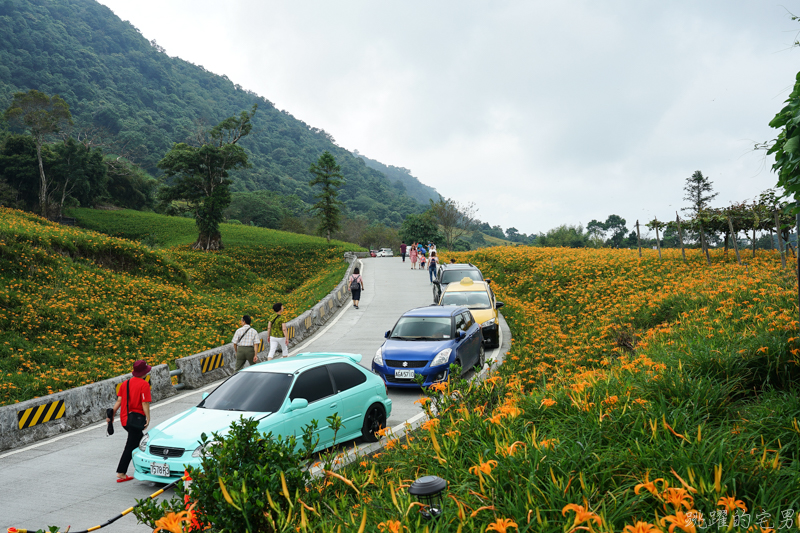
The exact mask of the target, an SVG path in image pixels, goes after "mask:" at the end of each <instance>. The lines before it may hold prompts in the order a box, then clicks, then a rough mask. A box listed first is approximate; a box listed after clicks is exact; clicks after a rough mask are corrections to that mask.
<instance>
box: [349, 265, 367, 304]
mask: <svg viewBox="0 0 800 533" xmlns="http://www.w3.org/2000/svg"><path fill="white" fill-rule="evenodd" d="M349 282H350V284H349V285H348V287H347V288H348V289H349V290H350V293H351V294H352V295H353V307H355V308H356V309H358V302H359V301H361V291H363V290H364V278H362V277H361V273H360V271H359V270H358V268H354V269H353V273H352V274H350V279H349Z"/></svg>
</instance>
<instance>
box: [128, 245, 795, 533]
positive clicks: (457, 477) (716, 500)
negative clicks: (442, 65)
mask: <svg viewBox="0 0 800 533" xmlns="http://www.w3.org/2000/svg"><path fill="white" fill-rule="evenodd" d="M688 255H689V257H688V261H687V262H685V263H684V261H683V259H682V258H681V255H680V252H679V251H678V252H675V251H672V250H667V251H665V253H664V258H663V259H662V260H659V259H658V256H657V254H656V252H653V251H649V250H648V251H646V252H645V255H644V258H641V259H640V258H639V257H638V253H637V252H636V251H635V250H609V249H577V250H573V249H546V248H531V247H515V248H510V247H503V248H491V249H483V250H479V251H475V252H467V253H460V254H447V257H448V258H449V257H450V256H455V257H456V258H457V259H458V260H459V261H470V262H472V263H474V264H476V265H478V266H479V267H480V268H481V269H482V271H483V273H484V275H485V276H486V277H488V278H491V279H492V286H493V287H494V290H495V291H496V293H497V296H498V300H500V301H503V302H504V303H505V307H503V309H502V312H503V314H504V316H505V318H506V320H507V321H508V324H509V326H510V327H511V330H512V333H513V340H512V343H511V349H510V351H509V352H508V353H507V354H506V359H505V362H504V364H502V365H501V366H499V367H498V368H496V370H495V372H494V373H493V374H492V375H491V376H489V377H488V378H487V379H485V380H483V381H482V382H468V381H464V380H451V381H450V382H448V383H446V384H444V385H442V386H437V387H435V388H434V387H432V388H431V389H429V390H427V391H426V394H427V396H426V397H425V398H423V399H421V400H420V401H419V403H420V404H421V405H422V406H423V408H424V409H425V411H426V412H427V413H428V416H429V420H428V421H427V422H425V423H424V424H423V425H422V426H421V427H420V428H419V429H418V430H416V431H414V432H412V433H410V434H409V435H407V436H402V437H401V436H394V435H392V432H391V430H385V431H383V432H382V433H383V434H385V435H386V437H387V441H386V442H387V443H388V444H387V445H386V446H385V447H384V449H383V450H381V452H380V453H376V454H373V455H371V456H369V457H364V458H362V459H360V460H359V461H357V462H355V463H353V464H351V465H348V466H347V467H345V468H343V469H342V470H340V471H339V472H338V474H336V475H335V476H334V475H326V476H325V477H323V478H320V479H317V480H314V481H311V487H310V488H307V489H306V492H305V494H303V493H302V492H296V493H294V496H293V495H292V493H291V491H287V490H285V488H284V490H283V491H282V493H281V492H280V491H276V492H275V494H277V496H275V495H273V496H272V498H273V499H270V507H271V510H268V511H267V513H266V514H264V515H263V516H265V517H267V520H268V523H269V524H271V527H273V529H274V530H275V531H287V532H288V531H297V530H304V531H320V532H334V531H359V532H364V531H376V530H378V531H430V532H433V531H441V532H444V531H452V532H457V533H458V532H462V531H464V532H466V531H480V532H486V531H514V532H534V531H535V532H553V533H564V532H570V533H572V532H576V531H590V532H608V533H611V532H620V531H622V532H624V533H639V532H641V533H644V532H669V533H676V532H686V533H696V532H702V531H726V532H727V531H737V532H744V531H748V532H751V531H752V532H766V531H775V530H781V529H785V530H787V531H788V530H792V531H796V530H797V529H798V527H800V519H799V517H800V483H798V481H800V451H799V450H798V446H799V445H800V423H798V416H800V395H798V391H797V382H798V378H799V377H800V372H799V371H798V354H800V343H798V336H800V335H798V326H797V313H798V306H797V292H796V291H797V284H796V281H795V279H796V278H795V272H794V271H793V270H792V269H789V270H787V271H784V270H782V269H781V266H780V264H781V263H780V257H779V256H778V255H777V254H776V253H775V252H758V253H757V255H756V256H755V257H745V258H744V262H745V263H746V264H743V265H741V266H740V265H737V264H736V263H735V259H734V258H733V257H726V256H725V254H724V253H723V252H722V251H713V252H712V255H711V262H712V264H711V265H710V266H708V265H707V264H706V262H705V259H704V258H702V257H701V256H700V255H699V253H698V252H697V250H689V251H688ZM731 255H732V254H731ZM335 454H336V451H332V452H330V453H329V454H326V455H324V456H323V457H322V458H320V461H321V462H323V463H325V470H330V468H331V466H332V465H333V464H336V463H337V462H338V460H339V457H337V456H336V455H335ZM214 475H219V476H221V477H220V478H219V482H220V483H222V482H223V478H224V479H225V482H226V483H229V484H232V485H235V486H237V487H239V486H241V487H242V489H241V491H240V493H237V494H239V496H234V500H235V499H236V497H240V498H241V495H242V494H244V493H245V489H246V487H247V486H248V483H254V482H256V480H255V479H251V481H250V482H248V481H247V479H246V478H245V477H242V476H241V475H240V476H239V477H236V478H235V479H234V478H233V477H231V476H228V475H226V474H223V473H215V474H214ZM426 475H435V476H439V477H441V478H443V479H445V480H447V482H448V487H447V489H446V491H445V492H444V493H443V494H442V495H441V496H442V499H443V500H442V502H443V505H442V507H441V516H440V517H439V519H438V520H437V521H435V522H433V521H431V520H430V519H428V518H426V514H430V513H429V511H430V509H429V508H427V507H426V506H425V505H424V504H423V503H421V502H419V501H418V500H417V499H416V498H415V497H414V496H412V495H411V494H409V491H408V489H409V487H410V486H411V484H412V483H413V482H414V480H415V479H418V478H420V477H422V476H426ZM214 482H216V477H215V478H213V479H211V480H210V483H212V484H213V483H214ZM268 498H270V496H269V495H268ZM273 500H274V501H273ZM193 503H194V504H196V505H197V506H198V509H200V510H201V511H202V510H204V509H205V510H208V509H212V508H214V506H215V505H216V504H215V503H214V502H206V501H204V500H202V499H200V500H197V501H195V502H193ZM183 504H184V503H183V501H182V500H181V501H177V503H176V506H175V508H176V509H178V508H180V506H182V505H183ZM273 504H274V505H273ZM207 505H209V506H211V507H206V506H207ZM298 509H299V516H298V512H297V510H298ZM152 512H154V513H155V514H158V512H159V511H158V510H155V509H153V510H152ZM214 512H215V513H216V511H214ZM258 512H259V513H261V510H258ZM217 515H218V514H217ZM139 516H141V517H143V518H147V517H146V516H145V514H142V513H139ZM229 516H231V517H234V518H231V520H234V521H232V522H231V523H230V524H228V523H226V524H224V527H229V528H231V529H237V528H238V529H241V530H251V529H250V528H249V526H248V525H247V522H246V520H247V518H246V516H245V513H244V511H242V513H241V516H243V517H244V518H242V519H241V520H242V521H241V522H236V520H240V519H239V518H235V517H237V516H239V515H236V514H230V515H229ZM258 516H259V517H261V518H263V517H262V516H261V514H259V515H258ZM256 518H257V517H256V516H255V515H254V516H253V519H254V520H255V519H256ZM215 525H216V526H220V524H215Z"/></svg>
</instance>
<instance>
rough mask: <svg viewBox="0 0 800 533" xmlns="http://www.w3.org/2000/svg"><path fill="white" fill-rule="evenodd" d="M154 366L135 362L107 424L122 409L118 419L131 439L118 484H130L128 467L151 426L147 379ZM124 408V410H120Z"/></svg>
mask: <svg viewBox="0 0 800 533" xmlns="http://www.w3.org/2000/svg"><path fill="white" fill-rule="evenodd" d="M151 368H152V367H151V366H150V365H148V364H147V363H145V362H144V361H143V360H142V359H140V360H138V361H136V362H135V363H133V377H132V378H131V379H129V380H128V381H124V382H122V383H121V384H120V386H119V388H118V389H117V402H116V403H115V404H114V408H113V409H112V411H111V417H110V418H106V422H111V421H112V420H113V418H114V415H116V414H117V410H118V409H119V410H120V413H119V419H120V422H121V423H122V427H123V428H124V429H125V431H127V432H128V440H127V442H125V449H124V450H123V451H122V457H121V458H120V460H119V465H118V466H117V483H123V482H125V481H130V480H132V479H133V477H131V476H129V475H128V466H130V464H131V455H132V453H133V450H135V449H136V447H137V446H139V443H140V442H141V440H142V437H143V436H144V429H145V428H146V427H147V426H149V425H150V402H151V401H152V399H151V397H150V383H148V382H147V381H145V380H144V377H145V376H146V375H147V374H148V372H150V369H151ZM120 408H121V409H120Z"/></svg>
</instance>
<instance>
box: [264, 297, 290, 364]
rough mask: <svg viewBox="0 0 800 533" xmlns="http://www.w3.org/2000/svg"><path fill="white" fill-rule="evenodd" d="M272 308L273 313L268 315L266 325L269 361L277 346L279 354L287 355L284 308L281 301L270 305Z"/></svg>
mask: <svg viewBox="0 0 800 533" xmlns="http://www.w3.org/2000/svg"><path fill="white" fill-rule="evenodd" d="M272 310H273V311H274V313H272V315H271V316H270V318H269V325H268V326H267V331H269V354H268V355H267V361H271V360H272V358H273V357H275V353H276V352H277V351H278V347H280V349H281V355H283V356H284V357H289V342H288V339H289V334H288V331H287V327H286V316H285V315H284V314H283V312H284V311H285V308H284V307H283V304H282V303H280V302H278V303H276V304H275V305H273V306H272Z"/></svg>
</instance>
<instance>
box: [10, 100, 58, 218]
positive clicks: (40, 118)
mask: <svg viewBox="0 0 800 533" xmlns="http://www.w3.org/2000/svg"><path fill="white" fill-rule="evenodd" d="M5 118H6V120H8V121H9V122H12V123H16V124H18V125H20V126H22V127H23V128H25V129H26V130H28V131H29V132H30V134H31V136H32V137H33V141H34V143H35V144H36V157H37V159H38V161H39V209H40V210H41V212H42V216H43V217H48V216H49V215H50V213H49V208H48V205H49V202H48V193H49V190H48V189H49V187H48V183H47V176H46V175H45V173H44V163H43V162H42V145H44V142H45V139H46V138H47V136H48V135H52V134H53V133H57V132H58V131H59V130H60V129H61V127H62V126H63V125H64V124H72V114H71V113H70V112H69V105H68V104H67V102H65V101H64V99H63V98H61V97H60V96H58V95H57V94H56V95H53V96H52V97H50V96H48V95H46V94H45V93H43V92H40V91H37V90H36V89H31V90H30V91H28V92H27V93H23V92H19V93H15V94H14V97H13V99H12V100H11V105H10V106H9V107H8V109H6V112H5Z"/></svg>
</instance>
